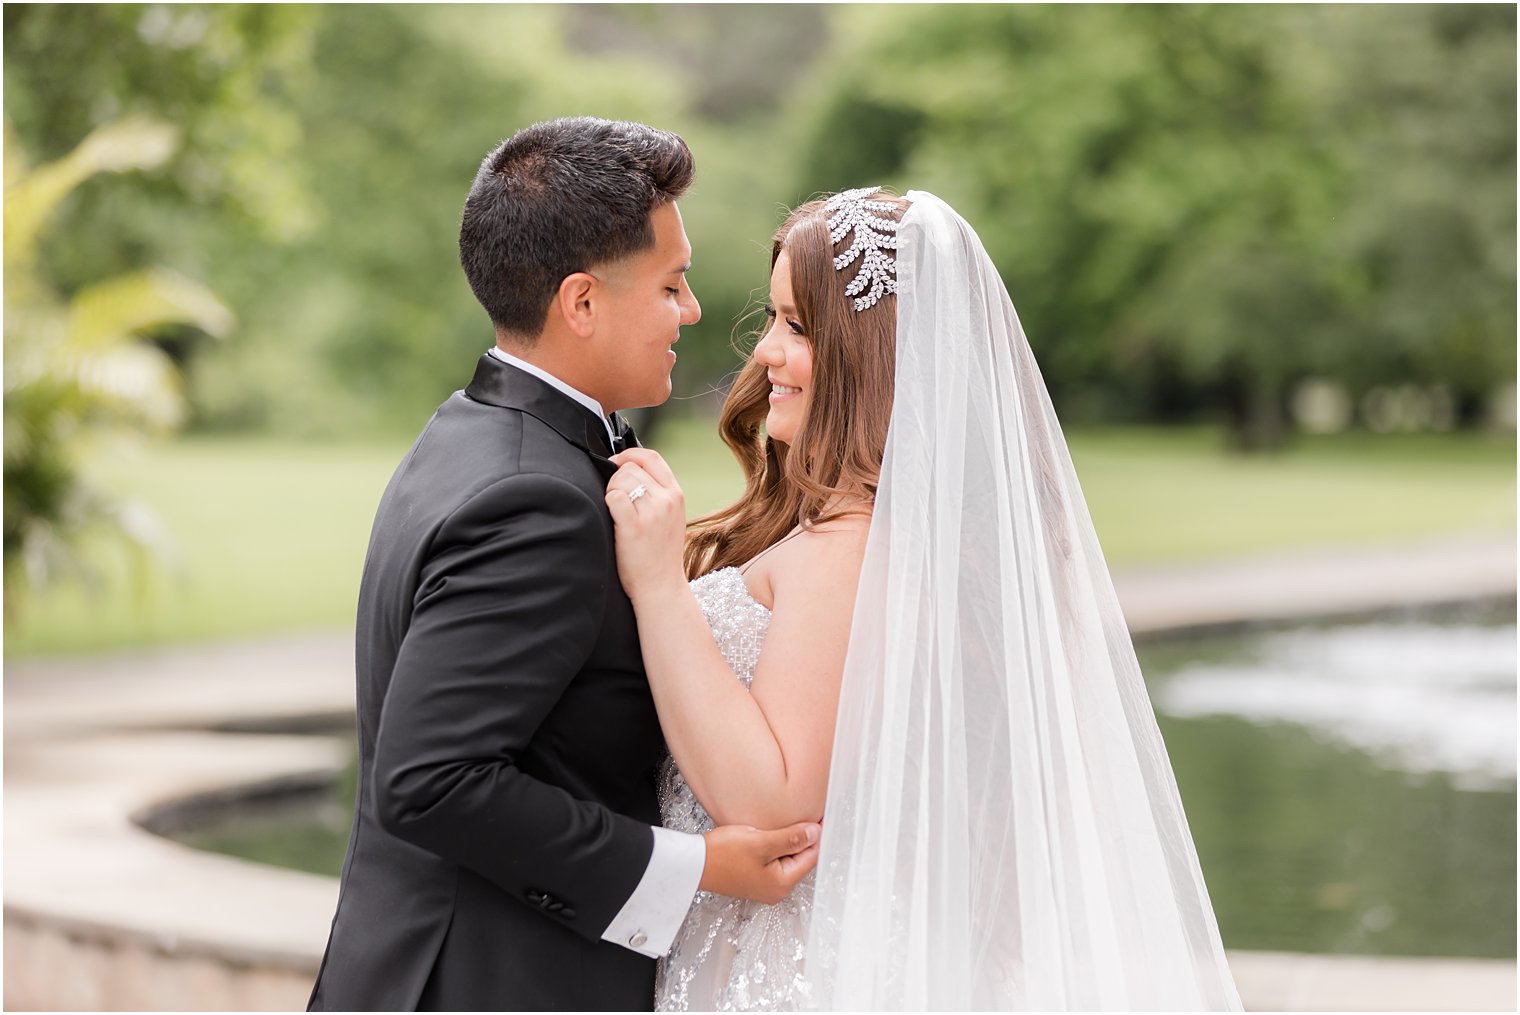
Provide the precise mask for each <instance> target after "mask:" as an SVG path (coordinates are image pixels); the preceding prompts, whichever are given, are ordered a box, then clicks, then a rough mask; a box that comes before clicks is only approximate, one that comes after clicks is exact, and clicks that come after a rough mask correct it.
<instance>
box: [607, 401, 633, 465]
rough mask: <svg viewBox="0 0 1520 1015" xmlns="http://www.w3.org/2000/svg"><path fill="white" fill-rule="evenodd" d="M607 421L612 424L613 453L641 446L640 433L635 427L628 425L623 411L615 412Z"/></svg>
mask: <svg viewBox="0 0 1520 1015" xmlns="http://www.w3.org/2000/svg"><path fill="white" fill-rule="evenodd" d="M607 421H608V422H609V423H611V424H612V453H613V454H614V455H615V454H618V453H620V452H623V451H627V450H628V449H629V448H636V447H638V446H639V437H638V434H636V433H634V432H633V427H631V426H629V425H628V421H627V420H626V419H624V418H623V416H622V414H621V413H617V412H614V413H613V414H612V415H611V416H608V417H607Z"/></svg>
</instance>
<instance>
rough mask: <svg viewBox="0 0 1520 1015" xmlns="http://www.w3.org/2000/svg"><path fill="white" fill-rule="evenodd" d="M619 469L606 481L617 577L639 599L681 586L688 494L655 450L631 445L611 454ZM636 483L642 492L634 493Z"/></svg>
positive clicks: (624, 589)
mask: <svg viewBox="0 0 1520 1015" xmlns="http://www.w3.org/2000/svg"><path fill="white" fill-rule="evenodd" d="M611 461H612V462H614V463H615V464H616V465H617V466H618V471H617V473H616V474H615V475H614V476H613V477H612V478H611V479H610V480H608V481H607V498H606V499H607V510H608V511H610V512H611V513H612V521H613V523H614V525H615V526H616V529H617V565H618V577H619V578H621V579H622V581H623V591H625V592H627V593H628V597H629V598H630V599H633V600H635V601H637V600H638V599H639V598H640V597H642V596H648V595H651V594H659V593H660V591H661V590H663V589H667V588H674V587H685V585H686V575H685V572H684V571H683V569H682V565H681V551H682V550H683V549H684V548H685V545H686V497H685V495H684V494H682V493H681V486H680V484H679V483H677V482H676V477H675V473H673V472H671V471H670V466H669V465H667V464H666V463H665V459H664V458H662V457H660V454H659V452H657V451H651V450H650V449H648V448H630V449H628V450H627V451H624V452H621V453H619V454H616V455H613V456H612V459H611ZM640 488H642V489H643V491H644V492H643V493H641V494H638V495H637V496H630V495H633V494H635V493H636V492H637V491H638V490H639V489H640Z"/></svg>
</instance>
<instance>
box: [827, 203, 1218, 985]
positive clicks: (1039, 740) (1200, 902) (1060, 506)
mask: <svg viewBox="0 0 1520 1015" xmlns="http://www.w3.org/2000/svg"><path fill="white" fill-rule="evenodd" d="M908 198H909V200H911V201H912V207H911V208H910V209H909V210H908V212H907V213H906V214H905V215H904V217H903V219H902V222H901V225H900V227H899V230H898V243H899V247H898V250H897V285H898V296H897V374H896V388H895V395H894V403H893V409H892V421H891V429H890V433H889V436H888V438H887V447H886V457H885V460H884V461H883V463H882V472H881V480H880V485H879V488H878V494H877V500H876V507H875V514H874V517H873V519H872V523H871V533H870V538H869V542H868V544H867V549H866V555H865V563H864V568H863V571H862V574H861V578H860V591H859V595H858V599H857V602H856V606H855V617H854V622H853V625H852V627H851V634H850V649H849V656H848V660H847V662H846V664H845V672H844V684H843V690H842V694H841V697H840V702H839V723H838V729H837V732H836V734H835V744H834V759H833V764H832V768H831V771H830V775H829V792H828V803H827V806H826V807H825V810H824V832H823V846H822V848H823V854H822V858H821V860H820V862H819V866H818V875H817V878H818V880H817V893H816V901H815V909H814V915H813V924H812V928H811V932H810V934H809V951H808V966H807V970H808V980H809V981H810V983H811V989H812V991H813V1000H814V1003H815V1004H816V1006H817V1007H818V1008H821V1009H877V1010H896V1009H941V1010H955V1009H959V1010H966V1009H1129V1010H1146V1009H1170V1010H1176V1009H1239V1007H1240V1000H1239V997H1238V996H1237V994H1236V991H1235V986H1234V983H1233V981H1232V980H1231V977H1230V972H1229V968H1228V967H1227V965H1226V963H1225V957H1224V951H1223V948H1222V946H1221V944H1220V940H1219V930H1218V926H1217V925H1216V924H1215V921H1214V914H1213V910H1212V908H1211V907H1210V905H1209V897H1208V892H1207V891H1206V890H1205V888H1204V883H1203V875H1202V873H1201V872H1200V870H1199V867H1198V858H1197V855H1196V853H1195V852H1194V850H1193V842H1192V837H1191V836H1190V835H1189V833H1188V826H1187V820H1186V818H1185V817H1184V816H1183V812H1182V804H1181V801H1180V800H1179V798H1178V794H1177V785H1176V782H1175V781H1174V780H1173V777H1172V770H1171V765H1170V762H1169V761H1168V760H1167V754H1166V748H1165V746H1164V745H1163V743H1162V740H1161V736H1160V733H1159V732H1158V731H1157V728H1156V721H1155V717H1154V715H1153V713H1152V711H1151V706H1150V701H1149V698H1148V697H1147V695H1146V691H1145V685H1144V684H1143V682H1142V680H1141V677H1140V669H1139V666H1138V664H1137V663H1136V661H1135V652H1134V647H1133V645H1132V644H1131V641H1130V637H1129V631H1128V629H1127V628H1126V626H1125V623H1124V617H1123V615H1122V614H1121V613H1120V610H1119V602H1118V599H1117V597H1116V596H1115V594H1114V588H1113V584H1112V582H1111V580H1110V578H1109V573H1108V566H1107V565H1106V564H1105V563H1104V560H1103V554H1102V551H1101V550H1100V549H1099V547H1098V540H1097V538H1096V536H1095V535H1094V532H1093V525H1092V520H1091V518H1090V517H1089V515H1088V513H1087V506H1086V503H1085V502H1084V500H1083V498H1082V493H1081V489H1080V488H1079V487H1078V485H1077V477H1076V473H1075V472H1074V471H1073V469H1072V463H1071V457H1070V455H1069V454H1068V452H1067V450H1066V442H1065V440H1064V439H1063V438H1062V436H1061V428H1060V426H1059V424H1058V423H1057V421H1056V416H1055V412H1054V411H1053V409H1052V408H1051V404H1050V398H1049V396H1048V395H1047V393H1046V390H1045V384H1044V381H1043V380H1042V379H1041V376H1040V372H1039V369H1038V368H1037V367H1036V366H1035V362H1034V358H1033V356H1032V355H1031V353H1030V349H1029V344H1028V342H1027V341H1026V340H1025V337H1024V331H1023V329H1022V328H1021V327H1020V326H1019V320H1018V316H1017V315H1016V314H1015V313H1014V310H1013V304H1012V303H1011V301H1010V300H1009V297H1008V292H1007V290H1006V289H1005V288H1004V286H1003V282H1002V280H1001V278H1000V277H999V276H998V273H997V270H996V268H995V267H994V266H993V264H992V262H991V260H990V259H989V258H988V256H987V252H986V251H985V250H984V249H983V247H982V243H981V241H980V240H979V239H978V238H977V235H976V233H975V232H973V231H972V229H971V226H970V225H968V224H967V223H966V221H965V220H964V219H962V218H961V217H960V216H959V215H957V214H956V213H955V211H954V210H953V209H951V208H950V207H949V206H948V205H946V204H945V203H944V202H942V201H940V200H939V199H938V198H936V197H934V196H933V195H932V194H926V193H922V192H917V191H914V192H910V193H909V194H908Z"/></svg>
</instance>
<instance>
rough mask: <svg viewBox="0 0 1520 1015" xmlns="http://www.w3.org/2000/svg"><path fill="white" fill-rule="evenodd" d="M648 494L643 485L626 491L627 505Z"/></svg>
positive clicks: (646, 488) (647, 489)
mask: <svg viewBox="0 0 1520 1015" xmlns="http://www.w3.org/2000/svg"><path fill="white" fill-rule="evenodd" d="M648 492H649V488H648V487H646V486H645V485H644V484H643V483H640V484H639V485H638V486H636V487H634V488H633V489H632V490H629V491H628V503H630V504H632V503H633V502H634V501H636V500H638V499H639V498H640V497H642V496H644V495H645V494H646V493H648Z"/></svg>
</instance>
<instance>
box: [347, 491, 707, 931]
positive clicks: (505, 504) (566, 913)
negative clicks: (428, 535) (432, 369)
mask: <svg viewBox="0 0 1520 1015" xmlns="http://www.w3.org/2000/svg"><path fill="white" fill-rule="evenodd" d="M600 510H601V505H599V504H597V503H595V502H593V501H592V500H591V499H590V498H588V497H587V496H586V495H585V494H583V493H582V492H581V491H579V490H578V489H577V488H575V487H574V486H573V485H571V484H569V483H566V482H564V481H563V480H558V479H554V478H553V477H548V476H542V475H522V476H515V477H512V478H510V479H506V480H502V481H500V482H498V483H496V484H494V485H492V486H491V487H488V488H487V489H485V490H483V491H481V492H480V493H479V494H477V495H475V496H474V497H473V498H471V500H470V501H468V502H467V503H465V504H464V505H463V506H461V507H460V508H459V509H458V510H456V511H455V512H454V513H453V515H451V516H450V518H449V519H448V520H447V521H446V522H445V523H444V525H443V526H442V527H441V528H440V530H439V532H438V533H437V535H436V536H435V538H434V542H433V546H432V548H431V553H430V557H429V559H428V561H427V563H426V564H425V565H424V567H423V569H422V574H421V582H420V584H419V587H418V591H417V594H416V596H415V599H414V602H413V610H412V617H411V623H410V626H409V629H408V631H407V634H406V636H405V638H404V639H403V641H402V644H401V647H400V651H399V653H398V655H397V659H396V665H395V669H394V671H393V673H392V676H391V682H390V686H389V689H388V691H387V693H386V700H385V704H384V707H383V710H382V713H381V717H380V724H379V731H378V733H377V737H376V748H375V778H374V779H373V780H372V785H373V791H374V793H375V802H376V810H377V813H378V815H379V817H380V821H381V823H382V824H383V825H384V827H385V828H386V829H387V830H388V831H390V832H391V833H392V834H394V835H396V836H397V837H399V838H401V839H404V840H406V841H408V842H411V843H413V844H414V845H417V846H420V847H421V848H423V849H426V850H428V851H429V852H432V853H435V854H437V855H438V856H440V857H443V858H445V859H448V860H450V861H452V862H454V863H457V864H460V865H461V866H464V867H467V868H469V869H470V870H472V871H474V872H475V873H477V874H479V875H481V876H482V877H484V878H486V879H488V880H490V881H491V882H493V883H494V884H496V885H497V886H499V887H500V888H501V889H502V890H503V891H505V892H507V893H508V894H510V895H512V896H514V897H515V898H518V899H520V900H522V901H523V902H524V903H525V904H527V905H529V906H532V907H535V908H538V909H540V910H541V911H542V912H543V913H544V914H545V915H546V916H547V917H548V918H550V919H552V920H555V921H557V922H559V923H562V924H564V925H566V926H567V927H569V928H570V929H573V930H575V931H576V932H577V933H579V934H581V935H583V936H585V937H587V938H590V939H592V940H598V939H600V938H601V937H602V934H603V932H604V931H605V930H606V929H607V928H609V927H610V926H611V925H612V924H613V919H614V917H615V916H616V915H617V914H618V912H619V911H620V910H621V909H622V907H623V905H624V903H625V902H626V901H627V900H628V899H629V897H630V896H631V895H633V893H634V891H635V889H636V887H637V886H638V884H639V882H640V881H641V880H642V878H643V876H644V874H645V871H646V869H647V868H648V866H649V861H650V858H651V854H652V851H653V844H654V838H653V833H652V832H651V829H650V827H649V826H648V825H646V824H644V823H642V822H639V821H635V820H633V819H632V818H629V817H626V816H624V815H621V814H617V813H615V812H613V811H611V810H609V809H608V808H606V807H603V806H601V805H599V804H595V803H591V802H588V801H584V800H579V799H577V798H575V797H574V796H573V795H571V794H570V793H569V792H567V791H566V790H564V789H563V788H561V787H559V786H555V785H551V784H549V783H546V782H543V781H541V780H539V779H536V778H534V777H532V776H530V775H528V774H526V773H525V772H523V771H522V770H521V769H520V768H519V767H518V763H519V760H520V758H521V754H522V752H523V751H524V750H525V748H526V747H527V745H528V743H529V742H530V741H531V740H532V738H533V735H534V733H535V732H536V731H537V730H538V727H539V726H540V724H541V723H542V722H543V720H544V718H545V716H547V715H548V713H549V712H550V710H551V709H553V707H554V706H555V704H556V703H557V702H558V700H559V698H560V695H561V694H562V693H563V692H564V690H565V688H566V687H567V686H568V684H569V683H570V681H571V679H572V678H574V677H575V675H576V674H577V673H578V672H579V671H580V670H581V667H582V666H583V665H584V664H585V662H586V659H587V657H588V656H589V654H590V651H591V649H592V646H593V645H594V644H595V643H596V640H597V637H598V635H599V632H600V629H601V625H602V614H603V610H604V608H605V605H606V601H607V595H608V589H607V587H606V577H607V574H606V555H607V554H608V553H609V552H610V550H609V547H608V538H607V535H606V531H605V523H604V521H603V519H602V518H601V517H600ZM700 867H701V865H696V869H697V870H698V872H699V873H700ZM692 868H693V863H692V861H691V860H690V858H689V857H688V859H687V860H686V861H685V865H684V869H685V870H686V871H688V872H689V871H690V870H691V869H692ZM688 879H689V874H688ZM691 887H692V890H693V891H694V890H695V887H696V886H695V883H694V882H693V884H692V886H691ZM689 900H690V892H688V893H687V902H689ZM683 913H684V906H683ZM678 922H679V921H678ZM646 933H647V932H646ZM630 936H631V935H630ZM620 943H622V944H625V945H627V944H628V942H627V940H625V941H622V942H620Z"/></svg>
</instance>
